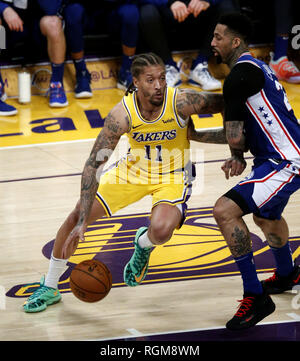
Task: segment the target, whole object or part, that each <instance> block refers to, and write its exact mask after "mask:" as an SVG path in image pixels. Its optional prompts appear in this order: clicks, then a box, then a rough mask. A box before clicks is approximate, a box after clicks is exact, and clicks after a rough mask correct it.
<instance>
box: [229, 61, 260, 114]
mask: <svg viewBox="0 0 300 361" xmlns="http://www.w3.org/2000/svg"><path fill="white" fill-rule="evenodd" d="M264 84H265V76H264V73H263V71H262V70H261V69H260V68H259V67H257V66H255V65H253V64H251V63H240V64H237V65H235V66H234V67H233V69H232V70H231V72H230V74H229V75H228V77H227V78H226V80H225V82H224V87H223V95H224V102H225V116H224V118H225V121H235V120H236V121H242V120H245V119H246V111H247V108H246V101H247V99H248V98H249V97H251V96H252V95H254V94H256V93H258V92H259V91H260V90H261V89H262V88H263V87H264Z"/></svg>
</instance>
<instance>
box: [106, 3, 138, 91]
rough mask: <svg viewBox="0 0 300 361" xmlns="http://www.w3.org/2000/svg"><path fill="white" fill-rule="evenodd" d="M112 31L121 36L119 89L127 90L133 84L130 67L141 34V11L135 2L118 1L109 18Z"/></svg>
mask: <svg viewBox="0 0 300 361" xmlns="http://www.w3.org/2000/svg"><path fill="white" fill-rule="evenodd" d="M109 24H110V26H111V30H112V31H114V32H115V31H118V32H120V35H121V44H122V45H121V46H122V61H121V67H120V71H119V74H118V80H117V87H118V88H119V89H122V90H126V89H127V88H128V86H129V85H130V84H131V83H132V75H131V72H130V67H131V64H132V60H133V56H134V55H135V52H136V46H137V42H138V34H139V9H138V6H137V3H136V2H135V1H134V0H132V1H131V0H125V1H124V2H122V1H116V2H115V5H114V8H113V9H112V12H111V13H110V16H109Z"/></svg>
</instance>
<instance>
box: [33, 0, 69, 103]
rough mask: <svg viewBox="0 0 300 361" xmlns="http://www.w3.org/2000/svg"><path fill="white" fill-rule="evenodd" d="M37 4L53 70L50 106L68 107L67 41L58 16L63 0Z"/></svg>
mask: <svg viewBox="0 0 300 361" xmlns="http://www.w3.org/2000/svg"><path fill="white" fill-rule="evenodd" d="M37 2H38V5H39V7H40V11H41V19H40V29H41V32H42V34H43V35H44V36H45V37H46V38H47V50H48V56H49V59H50V62H51V70H52V75H51V79H50V86H49V106H50V107H54V108H56V107H58V108H60V107H66V106H67V105H68V104H69V103H68V100H67V97H66V94H65V91H64V86H63V76H64V64H65V56H66V39H65V34H64V29H63V22H62V19H61V17H59V16H58V10H59V8H60V6H61V4H62V0H37Z"/></svg>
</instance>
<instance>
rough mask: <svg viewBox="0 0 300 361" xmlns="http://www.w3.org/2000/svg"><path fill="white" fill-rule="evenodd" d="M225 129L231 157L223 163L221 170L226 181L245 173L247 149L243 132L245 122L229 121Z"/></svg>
mask: <svg viewBox="0 0 300 361" xmlns="http://www.w3.org/2000/svg"><path fill="white" fill-rule="evenodd" d="M225 129H226V139H227V141H228V144H229V148H230V151H231V157H230V158H228V159H227V160H226V161H225V162H224V163H223V165H222V167H221V169H222V170H223V172H224V173H225V177H226V179H229V177H233V176H238V175H240V174H242V173H243V171H244V169H245V168H246V166H247V163H246V161H245V159H244V152H245V151H247V149H246V142H245V135H244V132H243V129H244V122H242V121H227V122H225Z"/></svg>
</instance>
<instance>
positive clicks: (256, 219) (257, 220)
mask: <svg viewBox="0 0 300 361" xmlns="http://www.w3.org/2000/svg"><path fill="white" fill-rule="evenodd" d="M253 221H254V223H255V224H256V225H257V226H258V227H259V228H264V226H265V225H266V220H265V219H263V218H260V217H257V216H255V215H254V214H253Z"/></svg>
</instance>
